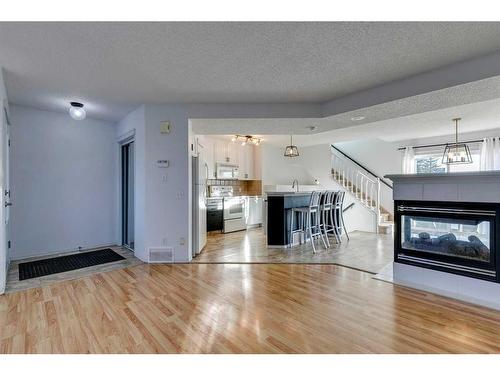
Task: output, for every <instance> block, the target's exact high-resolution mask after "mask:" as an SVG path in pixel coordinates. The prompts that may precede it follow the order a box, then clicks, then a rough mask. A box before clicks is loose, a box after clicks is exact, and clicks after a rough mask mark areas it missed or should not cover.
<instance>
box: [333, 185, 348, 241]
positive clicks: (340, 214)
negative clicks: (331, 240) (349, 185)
mask: <svg viewBox="0 0 500 375" xmlns="http://www.w3.org/2000/svg"><path fill="white" fill-rule="evenodd" d="M344 197H345V191H342V190H340V191H338V192H337V193H336V194H335V197H334V200H333V209H332V211H331V212H330V215H331V218H332V220H333V225H334V227H335V233H336V234H337V236H336V237H337V238H338V240H339V242H342V235H343V234H344V233H345V235H346V237H347V241H349V235H348V234H347V230H346V227H345V222H344Z"/></svg>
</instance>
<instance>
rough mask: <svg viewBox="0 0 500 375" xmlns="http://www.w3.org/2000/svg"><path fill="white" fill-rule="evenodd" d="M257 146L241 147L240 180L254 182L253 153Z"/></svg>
mask: <svg viewBox="0 0 500 375" xmlns="http://www.w3.org/2000/svg"><path fill="white" fill-rule="evenodd" d="M254 148H255V146H251V145H246V146H241V145H240V150H239V166H240V177H239V179H240V180H253V175H254V173H253V172H254V170H253V151H254Z"/></svg>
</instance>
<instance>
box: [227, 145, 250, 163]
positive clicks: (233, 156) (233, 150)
mask: <svg viewBox="0 0 500 375" xmlns="http://www.w3.org/2000/svg"><path fill="white" fill-rule="evenodd" d="M243 147H245V146H241V144H239V143H238V142H231V141H229V142H227V159H226V160H227V162H228V163H230V164H237V165H238V164H239V163H240V161H239V154H240V148H243Z"/></svg>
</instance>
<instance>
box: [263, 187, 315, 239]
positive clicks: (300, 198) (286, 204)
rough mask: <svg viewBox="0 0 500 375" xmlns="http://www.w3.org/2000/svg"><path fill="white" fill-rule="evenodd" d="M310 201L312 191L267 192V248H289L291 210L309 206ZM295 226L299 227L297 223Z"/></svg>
mask: <svg viewBox="0 0 500 375" xmlns="http://www.w3.org/2000/svg"><path fill="white" fill-rule="evenodd" d="M310 199H311V192H310V191H300V192H279V191H273V192H267V246H271V247H287V246H289V245H290V244H291V243H292V238H291V236H290V221H291V218H292V210H291V209H292V208H294V207H305V206H308V205H309V200H310ZM294 224H295V225H294V226H295V227H297V225H296V224H297V223H296V222H295V223H294Z"/></svg>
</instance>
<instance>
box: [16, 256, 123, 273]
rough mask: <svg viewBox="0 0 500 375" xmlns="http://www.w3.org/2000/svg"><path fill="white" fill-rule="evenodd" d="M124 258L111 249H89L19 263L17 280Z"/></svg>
mask: <svg viewBox="0 0 500 375" xmlns="http://www.w3.org/2000/svg"><path fill="white" fill-rule="evenodd" d="M123 259H125V258H124V257H122V256H121V255H120V254H118V253H116V252H114V251H113V250H111V249H103V250H96V251H89V252H85V253H80V254H73V255H65V256H62V257H56V258H49V259H42V260H36V261H33V262H26V263H20V264H19V280H26V279H33V278H35V277H41V276H46V275H52V274H54V273H61V272H67V271H73V270H77V269H80V268H85V267H91V266H97V265H98V264H105V263H111V262H117V261H119V260H123Z"/></svg>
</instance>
